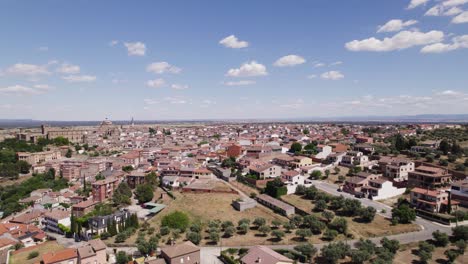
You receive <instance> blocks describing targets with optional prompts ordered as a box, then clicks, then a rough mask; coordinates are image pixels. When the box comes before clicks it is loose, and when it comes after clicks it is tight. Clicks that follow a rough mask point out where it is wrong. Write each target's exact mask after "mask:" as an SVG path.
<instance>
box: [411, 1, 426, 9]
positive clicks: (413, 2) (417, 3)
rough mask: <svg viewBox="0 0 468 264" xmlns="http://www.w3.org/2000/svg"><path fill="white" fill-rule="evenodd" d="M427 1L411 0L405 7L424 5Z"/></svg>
mask: <svg viewBox="0 0 468 264" xmlns="http://www.w3.org/2000/svg"><path fill="white" fill-rule="evenodd" d="M427 2H429V0H411V2H410V3H409V5H408V7H407V8H408V9H413V8H416V7H418V6H420V5H425V4H426V3H427Z"/></svg>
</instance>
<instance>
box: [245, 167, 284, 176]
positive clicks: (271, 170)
mask: <svg viewBox="0 0 468 264" xmlns="http://www.w3.org/2000/svg"><path fill="white" fill-rule="evenodd" d="M249 174H251V175H255V176H257V178H258V179H267V178H276V177H279V176H280V175H281V167H280V166H277V165H273V164H265V165H252V166H250V167H249Z"/></svg>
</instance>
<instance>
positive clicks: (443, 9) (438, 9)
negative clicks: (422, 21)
mask: <svg viewBox="0 0 468 264" xmlns="http://www.w3.org/2000/svg"><path fill="white" fill-rule="evenodd" d="M461 12H463V10H461V9H460V8H458V7H456V6H455V7H447V6H444V5H443V4H438V5H435V6H434V7H432V8H431V9H429V10H427V12H426V13H425V14H424V15H425V16H454V15H456V14H460V13H461Z"/></svg>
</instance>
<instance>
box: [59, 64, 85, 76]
mask: <svg viewBox="0 0 468 264" xmlns="http://www.w3.org/2000/svg"><path fill="white" fill-rule="evenodd" d="M56 71H57V72H58V73H65V74H77V73H80V66H78V65H72V64H68V63H63V64H62V65H60V67H58V68H57V69H56Z"/></svg>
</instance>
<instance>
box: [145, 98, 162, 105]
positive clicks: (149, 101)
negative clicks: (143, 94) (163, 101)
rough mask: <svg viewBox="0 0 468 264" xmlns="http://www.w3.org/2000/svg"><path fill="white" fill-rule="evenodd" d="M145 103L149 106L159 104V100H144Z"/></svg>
mask: <svg viewBox="0 0 468 264" xmlns="http://www.w3.org/2000/svg"><path fill="white" fill-rule="evenodd" d="M143 102H145V104H147V105H154V104H159V101H158V100H154V99H151V98H146V99H143Z"/></svg>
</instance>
